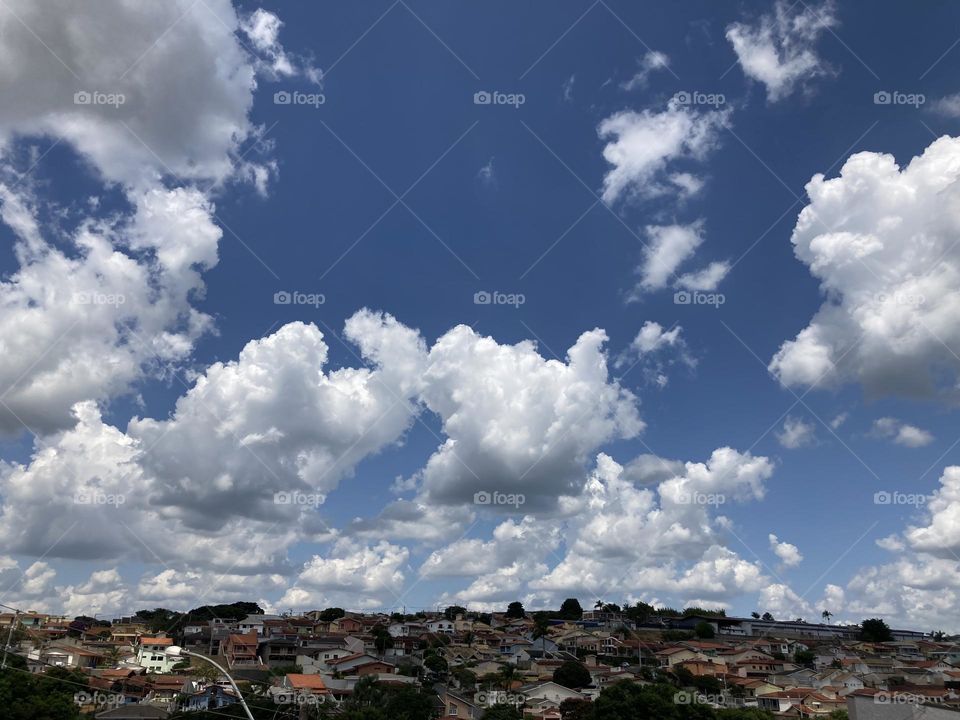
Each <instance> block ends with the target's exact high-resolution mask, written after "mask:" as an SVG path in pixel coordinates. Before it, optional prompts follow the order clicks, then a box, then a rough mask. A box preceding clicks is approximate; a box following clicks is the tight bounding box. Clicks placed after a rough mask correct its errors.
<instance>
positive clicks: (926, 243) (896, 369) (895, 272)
mask: <svg viewBox="0 0 960 720" xmlns="http://www.w3.org/2000/svg"><path fill="white" fill-rule="evenodd" d="M958 176H960V140H958V139H956V138H950V137H942V138H940V139H939V140H936V141H934V142H933V143H932V144H931V145H930V146H929V147H928V148H927V149H926V150H925V151H924V153H923V155H921V156H920V157H916V158H914V159H913V160H912V161H911V162H910V163H909V164H908V165H907V166H906V167H904V168H902V169H901V168H900V167H899V166H898V165H897V163H896V161H895V160H894V158H893V157H892V156H890V155H885V154H881V153H874V152H862V153H857V154H855V155H853V156H852V157H850V158H849V159H848V160H847V161H846V163H845V164H844V166H843V169H842V170H841V172H840V176H839V177H837V178H833V179H830V180H827V179H826V178H824V176H823V175H816V176H814V178H813V179H812V180H811V181H810V182H809V183H808V184H807V187H806V189H807V195H808V196H809V198H810V204H809V205H808V206H807V207H805V208H804V209H803V211H802V212H801V213H800V216H799V218H798V220H797V224H796V227H795V228H794V231H793V236H792V242H793V245H794V252H795V254H796V256H797V257H798V258H799V259H800V260H801V261H802V262H804V263H805V264H806V265H807V266H808V267H809V268H810V271H811V272H812V273H813V274H814V275H815V276H816V277H817V279H818V280H819V281H820V286H821V289H822V290H823V293H824V295H825V296H826V299H825V301H824V304H823V305H822V306H821V308H820V309H819V311H818V312H817V313H816V315H815V316H814V317H813V319H812V320H811V321H810V324H809V325H808V326H807V327H806V328H804V329H803V330H801V331H800V332H799V333H798V334H797V336H796V338H795V339H793V340H789V341H787V342H785V343H783V345H782V346H781V347H780V349H779V351H778V352H777V353H776V355H775V356H774V357H773V359H772V361H771V363H770V370H771V372H773V373H774V374H775V375H776V376H777V377H778V378H779V379H780V382H781V383H783V384H784V385H786V386H816V387H835V386H838V385H840V384H842V383H846V382H859V383H861V384H862V385H863V387H864V388H865V390H866V391H867V392H868V393H869V394H870V395H873V396H880V395H889V394H900V395H910V396H931V395H933V394H934V393H939V394H941V395H942V396H944V397H950V396H951V394H954V395H955V387H956V386H957V371H958V369H960V361H958V360H957V357H956V355H955V354H954V352H953V351H952V350H951V349H950V348H951V347H956V346H957V345H958V344H960V326H958V324H957V323H956V322H955V320H954V319H955V318H956V317H957V314H958V313H960V290H958V288H960V254H958V253H960V251H958V247H957V244H956V242H955V240H956V237H957V235H958V233H960V184H958V182H957V180H958Z"/></svg>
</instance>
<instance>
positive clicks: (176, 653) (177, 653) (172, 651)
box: [164, 645, 254, 720]
mask: <svg viewBox="0 0 960 720" xmlns="http://www.w3.org/2000/svg"><path fill="white" fill-rule="evenodd" d="M164 654H165V655H167V656H168V657H175V658H177V657H183V656H187V657H195V658H198V659H199V660H204V661H206V662H208V663H210V664H211V665H213V666H214V667H215V668H216V669H217V670H219V671H220V672H222V673H223V674H224V675H225V676H226V678H227V680H229V681H230V686H231V687H232V688H233V691H234V692H235V693H236V694H237V697H238V698H239V699H240V704H241V705H242V706H243V709H244V712H246V713H247V717H248V718H250V720H254V717H253V714H252V713H251V712H250V708H248V707H247V701H246V700H244V699H243V695H241V694H240V688H238V687H237V684H236V683H235V682H234V681H233V678H232V677H230V673H228V672H227V671H226V669H225V668H224V667H223V666H222V665H220V664H219V663H217V662H215V661H213V660H211V659H210V658H208V657H207V656H206V655H200V654H199V653H192V652H188V651H187V650H184V649H183V648H182V647H180V646H179V645H171V646H170V647H168V648H167V649H166V650H165V651H164Z"/></svg>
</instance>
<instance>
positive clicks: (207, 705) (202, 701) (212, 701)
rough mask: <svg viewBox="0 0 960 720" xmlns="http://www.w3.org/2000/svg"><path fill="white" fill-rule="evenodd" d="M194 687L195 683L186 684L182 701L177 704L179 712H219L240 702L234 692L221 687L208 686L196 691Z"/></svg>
mask: <svg viewBox="0 0 960 720" xmlns="http://www.w3.org/2000/svg"><path fill="white" fill-rule="evenodd" d="M187 686H189V688H188V687H187ZM194 686H195V683H192V682H188V683H186V685H185V686H184V689H183V690H182V691H181V700H180V701H179V702H178V703H177V710H179V711H186V712H196V711H198V710H219V709H220V708H223V707H226V706H227V705H233V704H234V703H236V702H238V699H237V696H236V694H234V692H233V690H229V689H227V688H224V687H221V686H220V685H207V686H206V687H204V688H202V689H194Z"/></svg>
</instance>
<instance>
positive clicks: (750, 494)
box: [530, 448, 773, 602]
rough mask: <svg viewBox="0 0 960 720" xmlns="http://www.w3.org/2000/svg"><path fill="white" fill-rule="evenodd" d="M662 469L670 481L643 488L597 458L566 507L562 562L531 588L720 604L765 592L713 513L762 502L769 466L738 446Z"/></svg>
mask: <svg viewBox="0 0 960 720" xmlns="http://www.w3.org/2000/svg"><path fill="white" fill-rule="evenodd" d="M663 463H664V466H663V471H664V472H663V477H665V479H663V480H661V481H660V482H659V484H657V485H656V486H655V487H642V486H637V485H635V484H634V483H633V481H632V479H631V477H630V476H629V474H628V473H625V472H624V468H623V467H622V466H621V465H619V464H618V463H616V462H614V461H613V460H612V459H611V458H609V457H607V456H605V455H600V457H599V458H598V460H597V469H596V471H595V472H594V473H593V475H592V476H591V477H590V479H589V481H588V483H587V487H586V489H585V490H584V492H583V494H582V495H581V496H579V497H576V498H568V499H567V500H565V502H564V503H563V505H562V508H563V510H564V528H565V530H564V539H565V546H566V553H565V555H564V556H563V557H562V559H561V560H560V562H559V563H557V564H556V565H555V566H554V567H553V568H552V569H551V570H550V572H548V573H547V574H546V575H544V576H543V577H541V578H539V579H535V580H533V581H532V582H531V583H530V587H531V588H532V589H533V590H536V591H544V592H548V593H552V594H553V595H555V596H568V595H569V594H578V593H579V594H580V595H582V596H596V595H598V594H599V595H603V594H606V593H610V592H618V593H625V592H629V591H631V589H633V588H636V587H643V588H644V589H645V591H646V592H651V593H655V592H664V593H669V594H671V595H672V596H673V597H675V598H677V597H679V598H685V599H689V598H697V599H700V598H703V599H709V600H711V601H715V602H716V601H723V600H724V599H728V598H730V597H733V596H734V595H737V594H740V593H743V592H753V591H756V590H758V589H759V587H760V586H761V585H762V582H763V576H762V572H761V570H760V568H759V567H758V566H757V565H756V564H755V563H751V562H748V561H746V560H743V559H742V558H740V557H738V556H737V555H736V553H734V552H732V551H731V550H729V549H728V548H726V547H724V546H723V536H724V529H725V527H726V524H727V523H726V521H725V520H724V519H723V518H722V517H715V516H714V515H713V512H714V511H716V509H717V508H720V507H722V506H723V505H724V504H726V503H727V502H734V501H748V500H751V499H760V498H762V497H763V494H764V482H765V480H767V479H768V478H769V477H770V475H771V474H772V472H773V465H772V463H771V462H770V461H769V460H768V459H767V458H764V457H753V456H751V455H750V454H749V453H739V452H737V451H736V450H732V449H731V448H720V449H717V450H715V451H714V452H713V453H712V455H711V457H710V459H709V461H708V462H706V463H695V462H688V463H684V464H683V465H682V466H680V467H678V466H677V464H676V463H670V462H669V461H663Z"/></svg>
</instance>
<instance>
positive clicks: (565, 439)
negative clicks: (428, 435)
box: [421, 326, 643, 509]
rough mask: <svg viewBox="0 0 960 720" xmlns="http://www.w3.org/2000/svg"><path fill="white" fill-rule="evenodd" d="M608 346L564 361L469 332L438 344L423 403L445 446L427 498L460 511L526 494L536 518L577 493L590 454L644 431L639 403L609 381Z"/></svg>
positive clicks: (599, 344) (582, 347)
mask: <svg viewBox="0 0 960 720" xmlns="http://www.w3.org/2000/svg"><path fill="white" fill-rule="evenodd" d="M606 339H607V338H606V334H605V333H604V332H603V331H602V330H592V331H590V332H586V333H584V334H583V335H581V336H580V338H579V339H578V340H577V342H576V344H575V345H574V346H573V347H572V348H570V350H569V351H568V352H567V361H566V362H561V361H559V360H546V359H544V358H543V357H542V356H541V355H540V354H539V353H538V352H537V348H536V346H535V345H534V344H533V343H531V342H521V343H518V344H517V345H501V344H499V343H497V342H496V341H495V340H493V339H492V338H488V337H481V336H479V335H477V334H476V333H474V331H473V330H471V329H470V328H469V327H466V326H459V327H456V328H454V329H453V330H451V331H449V332H448V333H446V334H445V335H443V336H442V337H441V338H439V339H438V340H437V342H436V343H435V344H434V345H433V347H432V348H431V349H430V353H429V360H428V364H427V369H426V371H425V373H424V375H423V380H424V389H423V393H422V397H423V400H424V401H425V403H426V405H427V407H428V408H429V409H430V410H431V411H433V412H434V413H436V414H437V415H438V416H439V417H440V419H441V421H442V423H443V432H444V433H445V435H446V436H447V439H446V440H445V441H444V443H443V444H442V445H441V446H440V447H439V448H438V449H437V451H436V452H435V453H434V454H433V455H432V456H431V457H430V459H429V461H428V462H427V464H426V466H425V467H424V468H423V470H422V471H421V480H422V488H421V492H422V493H423V495H424V496H425V497H426V498H428V499H430V500H432V501H436V502H441V503H445V504H462V503H470V502H472V500H473V496H474V494H475V493H477V492H480V491H487V492H493V491H500V492H504V493H522V494H524V495H525V496H526V503H527V504H526V505H525V508H532V509H536V508H547V507H550V506H553V505H555V504H556V502H557V500H558V498H559V497H560V496H561V495H569V494H575V493H576V492H577V491H579V488H580V487H581V486H582V483H583V476H584V466H585V464H586V462H587V460H588V459H589V457H590V455H591V453H593V452H595V451H596V449H597V448H598V447H599V446H601V445H602V444H604V443H606V442H609V441H611V440H613V439H616V438H630V437H634V436H636V435H637V434H638V433H639V432H640V431H641V430H642V429H643V422H642V421H641V420H640V418H639V416H638V414H637V408H636V405H637V401H636V398H635V397H634V396H633V395H632V394H631V393H630V392H629V391H628V390H626V389H624V388H622V387H621V386H620V385H619V384H618V383H617V382H615V381H611V380H610V378H609V372H608V368H607V358H606V355H605V354H604V352H603V344H604V342H605V341H606Z"/></svg>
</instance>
